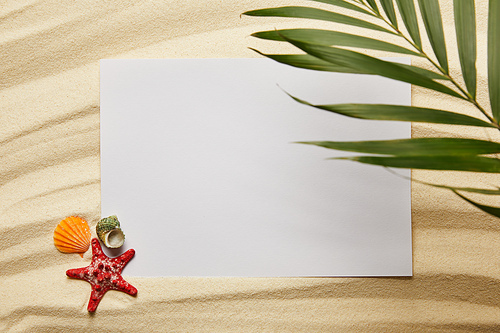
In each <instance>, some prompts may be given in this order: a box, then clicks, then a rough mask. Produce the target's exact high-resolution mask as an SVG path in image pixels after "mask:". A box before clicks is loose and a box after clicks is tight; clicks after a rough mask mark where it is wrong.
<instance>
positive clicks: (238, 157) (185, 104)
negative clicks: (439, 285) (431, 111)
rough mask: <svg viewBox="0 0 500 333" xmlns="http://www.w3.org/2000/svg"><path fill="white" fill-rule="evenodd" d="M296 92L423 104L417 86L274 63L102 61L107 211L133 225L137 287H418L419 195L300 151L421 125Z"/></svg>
mask: <svg viewBox="0 0 500 333" xmlns="http://www.w3.org/2000/svg"><path fill="white" fill-rule="evenodd" d="M394 61H400V62H406V63H408V60H407V59H402V58H399V59H394ZM284 91H286V92H288V93H290V94H292V95H294V96H297V97H300V98H301V99H304V100H307V101H309V102H311V103H315V104H333V103H383V104H404V105H409V104H410V86H409V85H408V84H403V83H399V82H396V81H393V80H389V79H385V78H381V77H375V76H364V75H352V74H336V73H327V72H317V71H308V70H303V69H297V68H292V67H288V66H285V65H282V64H278V63H275V62H273V61H272V60H268V59H149V60H101V205H102V206H101V209H102V216H103V217H105V216H109V215H115V214H116V215H117V216H118V218H119V220H120V222H121V225H122V228H123V230H124V232H125V235H126V242H125V245H124V246H123V248H121V249H120V250H119V252H122V251H125V250H126V249H128V248H134V249H135V250H136V256H135V258H134V259H133V260H132V261H131V262H130V263H129V264H128V266H127V267H126V269H125V271H124V273H125V274H126V275H132V276H244V277H284V276H293V277H296V276H298V277H305V276H409V275H411V274H412V254H411V248H412V246H411V219H410V183H409V182H408V181H406V180H404V179H402V178H400V177H397V176H395V175H393V174H391V173H389V172H388V171H387V170H385V169H384V168H381V167H376V166H368V165H362V164H358V163H354V162H349V161H339V160H328V158H329V157H335V156H346V155H349V153H339V152H336V151H333V150H329V149H324V148H319V147H314V146H310V145H303V144H298V143H294V142H297V141H320V140H332V141H335V140H339V141H342V140H346V141H347V140H378V139H392V138H408V137H409V136H410V125H409V124H407V123H397V122H382V121H367V120H359V119H353V118H347V117H342V116H339V115H336V114H333V113H329V112H326V111H321V110H318V109H314V108H311V107H308V106H305V105H302V104H299V103H297V102H295V101H293V100H292V99H291V98H290V97H289V96H288V95H287V94H286V93H285V92H284ZM402 173H403V174H405V172H402ZM406 174H407V175H408V173H406ZM119 252H116V251H114V253H113V254H118V253H119Z"/></svg>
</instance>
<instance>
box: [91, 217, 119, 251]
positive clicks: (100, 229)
mask: <svg viewBox="0 0 500 333" xmlns="http://www.w3.org/2000/svg"><path fill="white" fill-rule="evenodd" d="M95 231H96V233H97V237H99V239H100V240H101V242H103V244H104V245H105V246H106V247H109V248H110V249H116V248H119V247H120V246H122V245H123V243H124V242H125V234H124V233H123V231H122V229H121V228H120V222H119V221H118V218H117V217H116V215H112V216H110V217H105V218H103V219H102V220H100V221H99V222H98V223H97V225H96V227H95Z"/></svg>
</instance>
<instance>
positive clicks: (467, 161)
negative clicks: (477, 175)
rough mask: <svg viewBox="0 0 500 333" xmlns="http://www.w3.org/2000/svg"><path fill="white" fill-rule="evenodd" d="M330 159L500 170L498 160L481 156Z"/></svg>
mask: <svg viewBox="0 0 500 333" xmlns="http://www.w3.org/2000/svg"><path fill="white" fill-rule="evenodd" d="M332 159H340V160H351V161H356V162H360V163H366V164H372V165H380V166H385V167H389V168H403V169H425V170H452V171H472V172H487V173H499V172H500V160H498V159H496V158H490V157H483V156H467V155H464V156H434V155H432V156H427V155H424V156H389V157H386V156H353V157H334V158H332Z"/></svg>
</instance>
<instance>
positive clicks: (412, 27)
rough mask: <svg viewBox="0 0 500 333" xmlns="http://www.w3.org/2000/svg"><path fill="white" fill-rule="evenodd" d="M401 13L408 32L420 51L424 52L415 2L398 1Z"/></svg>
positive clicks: (407, 0) (409, 0)
mask: <svg viewBox="0 0 500 333" xmlns="http://www.w3.org/2000/svg"><path fill="white" fill-rule="evenodd" d="M396 2H397V4H398V8H399V12H400V13H401V18H402V19H403V23H404V24H405V27H406V30H408V33H409V34H410V37H411V39H412V40H413V42H414V43H415V45H416V46H417V48H418V49H419V50H422V40H421V39H420V31H419V29H418V20H417V13H416V12H415V5H414V3H413V0H396Z"/></svg>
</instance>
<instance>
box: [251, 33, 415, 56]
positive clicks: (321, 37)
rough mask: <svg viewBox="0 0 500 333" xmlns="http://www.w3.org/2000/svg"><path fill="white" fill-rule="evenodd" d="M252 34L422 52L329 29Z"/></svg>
mask: <svg viewBox="0 0 500 333" xmlns="http://www.w3.org/2000/svg"><path fill="white" fill-rule="evenodd" d="M252 36H254V37H257V38H261V39H269V40H277V41H286V40H285V39H284V38H283V36H286V37H287V38H289V39H293V40H297V41H303V42H309V43H314V44H321V45H336V46H350V47H359V48H366V49H372V50H381V51H386V52H394V53H401V54H409V55H413V56H417V57H422V54H420V53H418V52H415V51H412V50H408V49H406V48H404V47H401V46H399V45H394V44H391V43H387V42H384V41H380V40H377V39H372V38H368V37H363V36H357V35H352V34H348V33H345V32H338V31H331V30H318V29H285V30H271V31H261V32H257V33H254V34H252Z"/></svg>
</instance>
